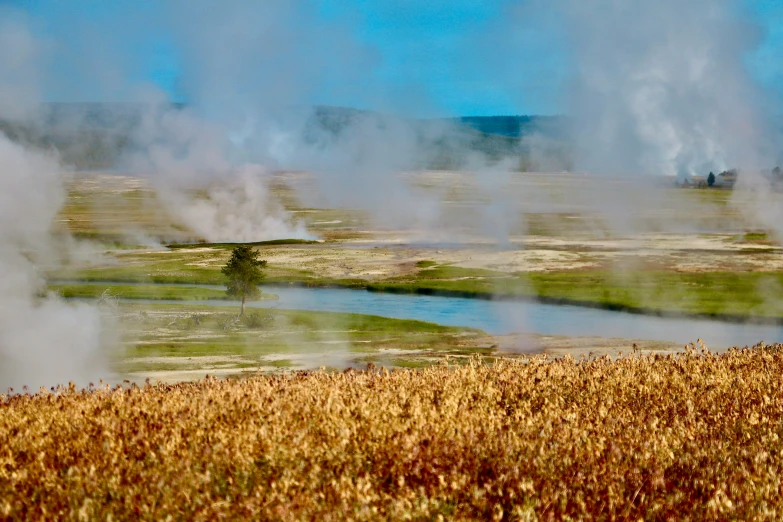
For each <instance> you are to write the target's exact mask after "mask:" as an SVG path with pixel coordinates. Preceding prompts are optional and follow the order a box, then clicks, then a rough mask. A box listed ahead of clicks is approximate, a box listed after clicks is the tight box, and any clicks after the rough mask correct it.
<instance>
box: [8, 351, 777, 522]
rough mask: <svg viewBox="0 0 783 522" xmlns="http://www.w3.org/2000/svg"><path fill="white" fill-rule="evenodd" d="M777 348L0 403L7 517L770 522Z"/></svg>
mask: <svg viewBox="0 0 783 522" xmlns="http://www.w3.org/2000/svg"><path fill="white" fill-rule="evenodd" d="M782 386H783V347H781V346H780V345H777V346H768V347H761V346H760V347H756V348H754V349H751V350H744V351H736V350H734V351H730V352H728V353H725V354H722V355H714V354H711V353H708V352H702V351H699V350H697V349H694V350H692V351H691V352H690V353H687V354H682V355H679V356H667V357H662V356H630V357H626V358H622V359H620V360H616V361H612V360H610V359H608V358H601V359H590V360H587V359H585V360H582V361H575V360H573V359H559V360H556V361H552V362H550V361H548V360H546V359H545V358H543V357H535V358H532V359H530V360H528V361H525V362H522V361H513V360H502V361H498V362H496V363H495V364H493V365H489V366H488V365H484V364H481V363H480V362H479V361H475V360H474V361H472V362H470V363H469V364H466V365H462V366H458V367H456V368H448V367H447V365H445V364H443V365H439V366H436V367H431V368H428V369H425V370H421V371H409V370H408V371H393V372H386V371H368V372H361V373H357V372H346V373H327V372H308V373H294V374H286V375H276V376H269V377H254V378H251V379H245V380H240V381H234V380H222V381H221V380H215V379H209V380H205V381H201V382H198V383H190V384H177V385H172V386H166V385H158V386H145V387H143V388H138V387H130V388H129V389H122V388H119V387H118V388H116V389H113V390H111V389H101V390H95V391H76V390H74V389H61V390H59V392H58V393H56V394H52V393H48V392H46V391H43V392H41V393H40V394H38V395H35V396H26V395H21V396H13V397H6V398H4V400H3V401H0V513H2V516H3V517H5V518H8V519H13V520H41V519H50V518H57V519H73V520H76V519H88V520H89V519H101V520H103V519H109V518H111V519H121V520H124V519H133V520H166V519H174V520H177V519H188V520H194V519H195V520H216V519H275V520H338V519H339V520H346V519H351V520H378V519H390V520H402V519H413V520H437V519H440V517H443V518H444V519H453V520H503V519H505V520H595V519H606V520H780V519H781V518H783V500H782V499H783V495H781V491H783V478H782V477H783V473H782V472H781V471H783V469H782V467H783V460H782V458H781V455H783V438H781V437H780V432H781V426H783V398H782V397H781V394H780V389H781V387H782Z"/></svg>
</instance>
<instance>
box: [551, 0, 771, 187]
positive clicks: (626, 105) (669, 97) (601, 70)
mask: <svg viewBox="0 0 783 522" xmlns="http://www.w3.org/2000/svg"><path fill="white" fill-rule="evenodd" d="M554 5H557V6H558V7H559V9H560V14H562V16H563V18H564V21H565V34H567V35H568V36H567V37H566V38H567V39H568V45H569V48H570V49H571V54H572V59H573V62H574V64H575V69H576V70H575V71H574V75H575V76H574V78H573V80H574V81H573V90H572V91H571V93H570V94H571V96H570V100H571V103H570V116H571V117H572V118H573V120H574V125H575V129H574V136H575V138H576V140H577V143H578V146H579V148H578V162H579V166H580V167H581V168H583V169H587V170H589V171H591V172H594V173H597V174H601V173H605V174H614V175H618V174H619V175H639V174H641V175H644V174H647V175H650V174H658V175H661V174H664V175H671V176H679V177H681V178H682V177H686V176H691V175H706V174H707V173H708V172H710V171H711V170H712V171H715V173H716V174H717V173H718V172H720V171H722V170H724V169H726V168H730V167H734V166H740V167H742V168H743V169H749V170H752V169H758V168H759V167H760V166H761V165H762V164H763V162H764V161H765V160H766V159H768V158H765V157H764V151H765V150H766V148H767V144H766V143H765V136H766V128H765V122H764V121H763V119H762V117H761V115H762V107H763V106H764V93H763V92H762V91H761V89H759V88H758V86H757V85H756V84H755V82H754V81H753V79H752V77H751V75H750V73H749V71H748V70H747V65H746V60H747V58H748V56H749V54H750V53H751V52H752V51H754V50H755V49H756V47H757V46H758V45H759V43H760V30H759V29H758V27H757V26H756V25H755V24H754V23H752V22H751V19H750V17H749V16H748V15H747V13H745V12H744V10H743V5H744V4H743V3H741V2H739V1H738V0H696V1H689V2H679V1H677V0H655V1H652V0H643V1H635V2H621V1H618V0H599V1H597V2H581V1H578V0H562V1H559V2H555V4H554Z"/></svg>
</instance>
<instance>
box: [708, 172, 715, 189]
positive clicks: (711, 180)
mask: <svg viewBox="0 0 783 522" xmlns="http://www.w3.org/2000/svg"><path fill="white" fill-rule="evenodd" d="M714 184H715V174H713V173H712V172H710V175H709V176H707V186H708V187H711V186H713V185H714Z"/></svg>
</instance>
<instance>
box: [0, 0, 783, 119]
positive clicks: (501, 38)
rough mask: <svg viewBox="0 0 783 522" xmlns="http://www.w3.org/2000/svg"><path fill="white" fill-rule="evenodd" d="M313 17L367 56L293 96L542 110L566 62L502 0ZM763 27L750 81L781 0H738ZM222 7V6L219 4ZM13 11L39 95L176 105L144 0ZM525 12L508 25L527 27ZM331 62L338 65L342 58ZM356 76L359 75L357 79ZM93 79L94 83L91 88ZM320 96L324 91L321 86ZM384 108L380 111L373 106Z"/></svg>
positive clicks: (769, 43) (414, 106)
mask: <svg viewBox="0 0 783 522" xmlns="http://www.w3.org/2000/svg"><path fill="white" fill-rule="evenodd" d="M308 1H309V2H310V5H316V4H317V14H316V15H315V16H316V17H320V18H321V19H323V21H324V22H325V23H326V22H328V21H331V22H338V23H343V22H345V23H344V24H343V27H345V30H346V31H348V32H350V33H351V34H350V35H349V36H350V39H351V40H352V41H353V42H354V44H355V45H356V46H358V47H360V48H361V49H362V52H365V51H366V52H367V53H369V55H371V56H372V57H373V59H372V65H371V66H367V67H366V69H365V68H364V66H362V67H360V68H359V70H358V71H354V73H355V74H354V78H353V79H352V80H351V81H352V82H354V84H355V85H358V86H360V88H359V87H355V88H352V87H351V86H348V85H346V86H344V88H332V89H324V90H323V91H322V92H319V91H318V89H314V90H312V91H309V92H308V93H307V97H308V99H306V100H301V101H302V102H303V103H326V104H340V105H353V106H359V107H363V108H375V109H379V108H384V109H389V110H395V111H398V112H399V111H403V110H404V109H403V107H404V106H405V107H408V108H409V111H410V112H416V113H418V114H419V115H423V116H429V115H457V114H459V115H488V114H553V113H558V112H561V111H562V107H563V104H562V102H561V100H560V98H559V96H560V87H561V86H562V84H563V81H564V79H565V78H566V77H567V74H568V66H567V59H566V57H565V55H564V53H562V52H561V51H560V50H559V49H558V47H557V45H556V42H554V41H552V38H551V37H550V35H548V34H547V32H546V29H545V28H542V29H541V30H540V31H538V32H537V31H536V29H535V24H532V23H531V24H530V26H528V27H527V29H528V30H527V31H525V30H517V29H516V28H515V27H514V26H513V25H511V23H510V22H509V13H510V9H511V8H512V7H514V6H515V5H518V4H520V3H523V2H519V1H517V2H513V1H511V0H494V1H493V0H487V1H479V0H428V1H425V2H422V1H420V0H303V3H307V2H308ZM747 2H748V3H747V6H748V8H749V10H750V11H751V12H752V13H753V14H754V15H755V16H757V17H758V19H759V20H760V21H761V25H762V27H763V29H764V37H763V38H764V43H763V45H762V46H761V48H760V49H759V50H758V52H757V53H755V54H754V55H753V56H750V57H748V60H749V64H750V67H751V69H752V70H753V71H754V74H755V75H756V76H757V77H758V78H759V80H760V81H762V82H764V83H766V84H768V85H770V86H773V87H774V86H776V85H777V84H778V83H781V80H782V79H783V67H782V66H783V61H782V60H781V57H783V0H747ZM225 3H226V4H231V3H232V2H231V1H228V0H226V2H225ZM3 4H6V5H12V6H15V7H18V8H21V9H23V10H24V11H26V12H27V13H28V15H29V20H30V24H31V26H32V27H33V28H34V31H35V33H36V34H37V36H39V38H41V39H42V40H43V41H45V42H46V45H47V49H48V52H49V56H50V57H51V59H50V60H49V61H48V62H47V75H46V76H45V77H46V86H45V93H46V96H47V98H48V99H51V100H60V101H89V100H98V101H121V100H122V99H123V98H128V97H132V94H131V93H132V92H134V88H135V87H134V86H136V85H139V84H141V83H143V82H151V83H153V84H156V85H157V86H158V87H160V88H162V89H163V90H165V91H166V92H168V93H169V94H170V95H171V96H172V97H173V98H175V99H179V100H181V101H187V100H186V99H185V98H187V95H186V94H185V92H187V88H184V87H183V85H182V82H183V80H182V73H183V68H184V67H185V65H184V61H183V59H182V56H181V49H179V48H178V45H177V43H176V38H175V36H174V35H173V34H172V33H171V31H170V30H169V28H168V27H167V25H166V23H165V22H164V21H163V20H164V17H163V16H162V14H161V12H162V11H163V10H165V9H166V8H165V7H164V6H165V5H167V4H169V2H164V1H155V0H125V1H121V0H0V6H2V5H3ZM526 22H527V21H526V20H525V19H524V18H521V19H516V20H514V24H517V25H519V24H522V25H523V26H524V25H525V24H526ZM341 66H342V65H341ZM357 76H361V78H360V79H357ZM96 86H100V88H98V87H96ZM327 91H328V92H327ZM381 105H385V107H381Z"/></svg>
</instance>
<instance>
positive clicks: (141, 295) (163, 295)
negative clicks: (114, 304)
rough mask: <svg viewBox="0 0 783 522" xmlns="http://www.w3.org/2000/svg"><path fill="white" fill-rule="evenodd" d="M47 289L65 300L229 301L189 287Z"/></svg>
mask: <svg viewBox="0 0 783 522" xmlns="http://www.w3.org/2000/svg"><path fill="white" fill-rule="evenodd" d="M47 288H48V289H49V290H51V291H53V292H57V293H58V294H59V295H61V296H62V297H65V298H98V297H101V296H102V295H104V292H107V293H108V295H109V296H112V297H118V298H120V299H154V300H157V299H160V300H181V301H196V300H206V299H228V297H227V296H226V292H225V291H224V290H218V289H214V288H199V287H188V286H165V285H98V284H95V285H93V284H89V285H69V284H50V285H48V286H47ZM276 297H277V296H276V295H274V294H268V293H264V294H261V297H260V299H275V298H276Z"/></svg>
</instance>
